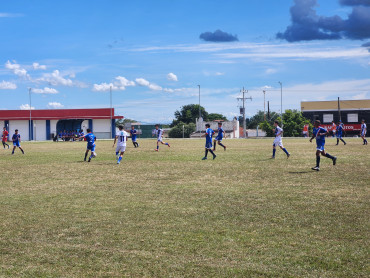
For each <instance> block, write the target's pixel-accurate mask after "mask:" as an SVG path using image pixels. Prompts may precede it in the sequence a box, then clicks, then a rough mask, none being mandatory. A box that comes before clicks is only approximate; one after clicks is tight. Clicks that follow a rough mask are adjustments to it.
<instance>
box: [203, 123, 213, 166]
mask: <svg viewBox="0 0 370 278" xmlns="http://www.w3.org/2000/svg"><path fill="white" fill-rule="evenodd" d="M214 133H215V132H214V131H213V130H212V129H211V126H210V125H209V124H206V154H205V156H204V157H203V158H202V160H206V159H207V155H208V152H211V154H212V155H213V159H215V158H216V155H215V153H214V152H213V151H212V136H213V134H214Z"/></svg>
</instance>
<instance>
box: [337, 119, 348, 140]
mask: <svg viewBox="0 0 370 278" xmlns="http://www.w3.org/2000/svg"><path fill="white" fill-rule="evenodd" d="M343 131H344V125H343V123H342V122H341V121H339V122H338V125H337V132H336V134H337V145H338V144H339V140H340V141H342V142H343V143H344V145H346V144H347V143H346V142H344V140H343V139H342V136H343Z"/></svg>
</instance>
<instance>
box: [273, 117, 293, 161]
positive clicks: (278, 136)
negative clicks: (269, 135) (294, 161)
mask: <svg viewBox="0 0 370 278" xmlns="http://www.w3.org/2000/svg"><path fill="white" fill-rule="evenodd" d="M274 126H275V129H273V131H274V133H275V139H274V142H273V143H272V157H271V158H272V159H275V153H276V146H279V147H280V149H282V150H283V151H284V152H285V154H286V156H287V158H289V156H290V153H288V151H287V150H286V148H284V146H283V139H282V138H281V136H282V135H283V129H282V128H281V127H280V126H279V122H278V121H275V122H274Z"/></svg>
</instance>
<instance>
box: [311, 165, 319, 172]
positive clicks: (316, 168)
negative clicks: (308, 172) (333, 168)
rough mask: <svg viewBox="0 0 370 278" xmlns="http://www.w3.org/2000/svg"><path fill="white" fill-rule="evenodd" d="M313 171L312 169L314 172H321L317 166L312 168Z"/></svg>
mask: <svg viewBox="0 0 370 278" xmlns="http://www.w3.org/2000/svg"><path fill="white" fill-rule="evenodd" d="M311 169H312V170H314V171H320V168H319V167H317V166H315V167H312V168H311Z"/></svg>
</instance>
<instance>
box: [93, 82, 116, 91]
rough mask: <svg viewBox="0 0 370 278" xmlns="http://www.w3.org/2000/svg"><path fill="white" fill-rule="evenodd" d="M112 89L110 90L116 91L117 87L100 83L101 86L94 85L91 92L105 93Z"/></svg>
mask: <svg viewBox="0 0 370 278" xmlns="http://www.w3.org/2000/svg"><path fill="white" fill-rule="evenodd" d="M110 88H112V90H118V87H117V86H115V85H114V84H113V83H105V82H104V83H101V84H94V85H93V91H95V92H107V91H109V90H110Z"/></svg>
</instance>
